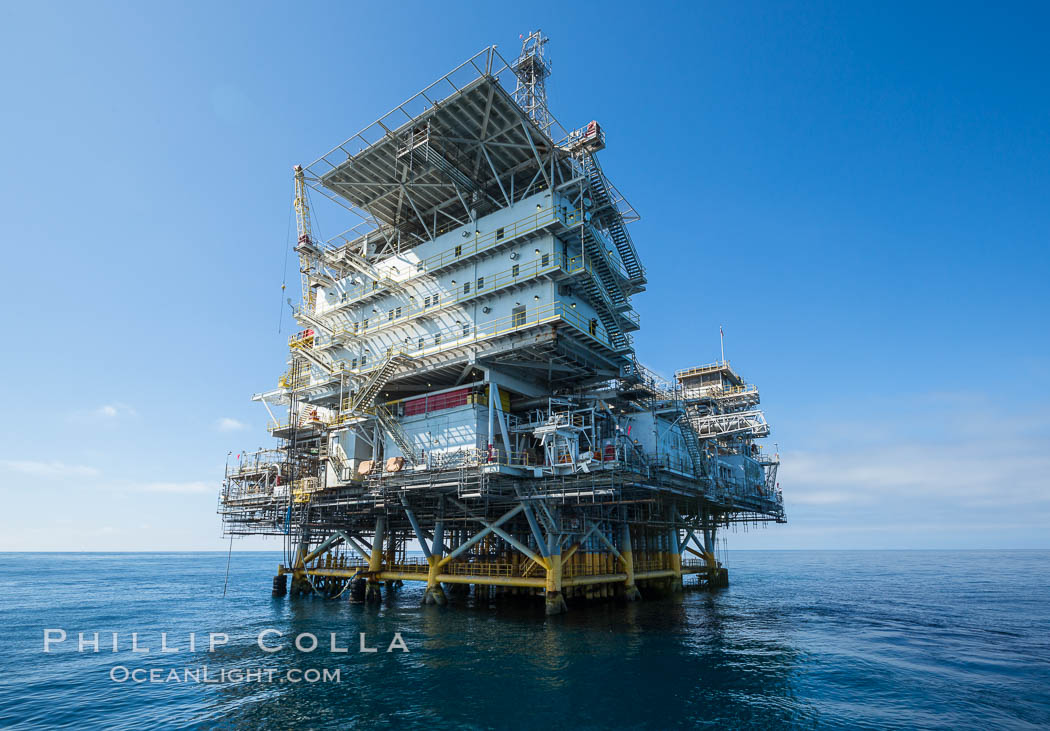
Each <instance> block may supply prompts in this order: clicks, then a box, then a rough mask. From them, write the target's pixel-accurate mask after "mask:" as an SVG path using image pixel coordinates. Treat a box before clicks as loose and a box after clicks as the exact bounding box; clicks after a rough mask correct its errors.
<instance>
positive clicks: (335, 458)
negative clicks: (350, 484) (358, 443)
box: [317, 439, 350, 482]
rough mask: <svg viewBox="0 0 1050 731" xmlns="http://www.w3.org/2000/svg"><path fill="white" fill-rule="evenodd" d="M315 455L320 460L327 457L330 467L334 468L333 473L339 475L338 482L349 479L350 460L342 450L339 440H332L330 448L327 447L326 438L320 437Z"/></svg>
mask: <svg viewBox="0 0 1050 731" xmlns="http://www.w3.org/2000/svg"><path fill="white" fill-rule="evenodd" d="M317 456H318V458H319V459H320V460H321V461H322V462H324V461H325V460H326V459H327V460H329V461H330V462H331V463H332V467H334V468H335V473H336V475H338V476H339V481H340V482H346V481H347V480H349V479H350V461H349V459H348V458H347V456H346V452H345V451H344V450H343V445H341V444H340V443H339V442H334V443H333V444H332V448H331V449H329V448H328V440H327V439H322V440H321V444H320V446H319V447H318V455H317Z"/></svg>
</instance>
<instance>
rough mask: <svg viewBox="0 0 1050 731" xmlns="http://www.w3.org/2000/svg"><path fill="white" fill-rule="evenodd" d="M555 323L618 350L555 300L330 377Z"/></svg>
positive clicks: (444, 332)
mask: <svg viewBox="0 0 1050 731" xmlns="http://www.w3.org/2000/svg"><path fill="white" fill-rule="evenodd" d="M557 321H560V322H564V323H566V324H568V325H571V326H572V327H573V329H575V330H577V331H579V332H580V333H582V334H584V335H585V336H587V337H589V338H591V339H592V340H594V341H596V342H598V343H600V344H602V345H604V346H606V347H608V348H609V349H610V350H613V351H616V350H618V349H619V348H618V346H616V345H615V344H614V343H613V342H612V340H611V338H610V337H609V333H608V332H607V331H606V329H605V327H604V326H603V325H602V324H601V322H600V321H599V320H598V319H597V318H594V319H589V318H586V317H584V316H583V315H581V314H580V313H579V312H577V311H576V309H575V308H574V307H573V306H572V305H571V304H569V305H566V304H565V303H563V302H561V301H560V300H556V301H554V302H550V303H547V304H545V305H541V306H540V307H535V308H526V309H525V311H524V312H522V313H520V314H516V315H515V314H512V315H508V316H506V317H500V318H497V319H495V320H491V321H489V322H486V323H482V324H480V325H471V324H470V323H467V324H465V325H455V326H452V327H445V328H442V329H441V330H438V331H437V332H436V333H428V334H427V335H425V336H421V339H422V344H420V338H417V339H415V340H413V341H410V342H409V343H407V344H403V345H399V346H397V347H393V346H391V347H389V348H387V349H386V351H384V352H381V353H379V354H376V362H375V365H372V364H371V363H369V364H368V367H365V366H361V365H358V366H357V367H352V365H351V364H350V363H348V362H347V361H346V360H342V361H336V363H335V366H334V367H333V369H332V371H333V373H346V374H350V375H357V376H361V375H364V374H366V373H372V372H373V371H375V370H376V369H378V368H382V367H383V365H384V363H385V362H386V359H387V358H389V357H390V356H393V355H406V356H411V357H415V358H419V357H426V356H430V355H435V354H437V353H443V352H446V351H448V350H452V349H454V348H461V347H464V346H466V345H471V344H473V343H477V342H480V341H483V340H487V339H489V338H494V337H499V336H501V335H508V334H510V333H513V332H517V331H519V330H525V329H528V328H530V327H536V326H537V325H543V324H546V323H550V322H557ZM624 340H625V342H626V343H627V344H628V345H630V344H631V343H632V342H633V340H632V338H631V336H630V335H629V334H628V333H624ZM428 343H429V345H428ZM303 378H305V377H300V378H299V379H295V384H296V385H289V383H290V381H289V380H288V378H286V377H285V376H282V377H281V379H280V380H279V381H278V383H279V385H280V386H281V387H282V388H300V387H302V386H304V385H309V384H310V381H306V382H305V383H304V382H303ZM325 382H327V381H325ZM275 428H281V427H279V426H278V427H273V428H271V431H273V430H274V429H275Z"/></svg>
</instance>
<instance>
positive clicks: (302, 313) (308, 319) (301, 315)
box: [295, 307, 333, 337]
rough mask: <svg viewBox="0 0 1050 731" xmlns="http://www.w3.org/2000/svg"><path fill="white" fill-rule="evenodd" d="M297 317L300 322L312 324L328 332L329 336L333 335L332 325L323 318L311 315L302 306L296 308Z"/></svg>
mask: <svg viewBox="0 0 1050 731" xmlns="http://www.w3.org/2000/svg"><path fill="white" fill-rule="evenodd" d="M295 319H296V320H298V321H299V323H300V324H306V325H312V326H313V327H316V328H317V329H318V330H322V331H324V332H325V333H327V334H328V336H329V337H331V336H332V333H333V330H332V328H331V326H330V325H327V324H325V323H324V322H323V321H322V320H320V319H319V318H317V317H315V316H314V315H311V314H310V313H309V312H307V311H306V310H305V309H303V308H302V307H297V308H296V309H295Z"/></svg>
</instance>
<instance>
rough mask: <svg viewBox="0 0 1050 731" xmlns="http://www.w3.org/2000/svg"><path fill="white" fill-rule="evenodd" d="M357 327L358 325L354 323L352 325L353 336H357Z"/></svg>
mask: <svg viewBox="0 0 1050 731" xmlns="http://www.w3.org/2000/svg"><path fill="white" fill-rule="evenodd" d="M357 325H358V323H356V322H355V323H354V335H357Z"/></svg>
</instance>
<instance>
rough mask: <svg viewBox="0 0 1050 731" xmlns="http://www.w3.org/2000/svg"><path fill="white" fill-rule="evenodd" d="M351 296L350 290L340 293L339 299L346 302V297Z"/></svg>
mask: <svg viewBox="0 0 1050 731" xmlns="http://www.w3.org/2000/svg"><path fill="white" fill-rule="evenodd" d="M349 296H350V293H349V292H343V294H342V295H340V297H339V301H340V302H346V298H347V297H349Z"/></svg>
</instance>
